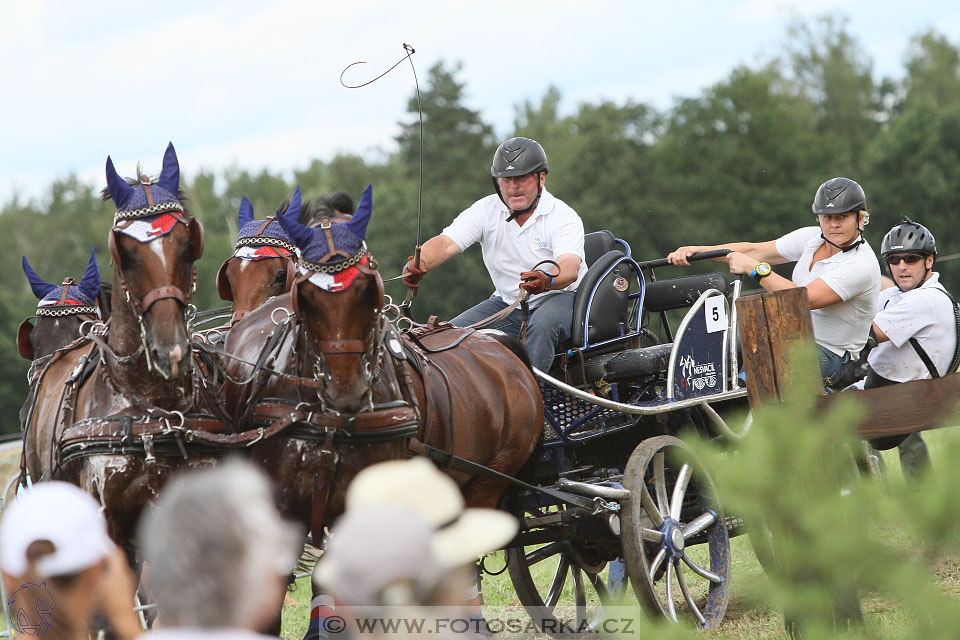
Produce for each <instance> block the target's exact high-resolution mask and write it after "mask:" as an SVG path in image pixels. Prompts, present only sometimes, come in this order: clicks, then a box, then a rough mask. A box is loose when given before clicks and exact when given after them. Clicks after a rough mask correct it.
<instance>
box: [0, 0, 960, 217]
mask: <svg viewBox="0 0 960 640" xmlns="http://www.w3.org/2000/svg"><path fill="white" fill-rule="evenodd" d="M824 15H832V16H834V17H836V18H838V19H841V20H846V27H847V29H848V31H849V32H850V33H851V34H852V35H853V36H854V37H855V38H857V40H858V42H859V43H860V44H861V46H862V48H863V50H864V54H865V55H866V56H868V57H869V58H870V59H871V60H872V61H873V72H874V75H875V77H900V76H902V73H903V69H902V67H903V59H904V55H905V54H906V52H907V50H908V46H909V42H910V38H911V37H912V36H914V35H916V34H918V33H920V32H923V31H926V30H930V29H935V30H936V31H937V32H939V33H940V34H942V35H944V36H946V37H947V38H948V39H949V40H950V41H951V42H952V43H954V44H955V45H960V2H956V1H955V0H952V1H935V0H914V1H913V2H909V3H907V2H902V0H869V1H868V0H830V1H827V0H727V1H724V0H714V1H712V2H711V1H707V0H703V1H684V0H679V1H673V2H663V1H660V2H648V1H627V0H623V1H621V2H612V1H605V0H594V1H591V2H583V1H580V2H575V1H572V0H550V1H549V2H539V3H532V2H505V1H501V0H482V1H478V0H474V1H472V2H462V1H459V0H447V1H445V2H426V1H420V0H407V1H403V2H399V1H396V0H394V1H386V0H349V1H342V2H327V1H321V0H312V1H311V0H271V1H270V2H254V1H253V0H233V1H230V2H227V1H222V2H205V1H203V0H165V1H164V2H149V3H136V2H114V1H112V0H105V1H97V2H76V1H73V0H69V1H68V0H29V1H23V2H21V1H18V0H10V1H9V2H3V3H0V206H2V205H3V204H5V203H8V202H10V201H11V200H12V199H13V198H14V197H18V198H19V199H20V200H21V201H26V200H30V199H36V198H42V196H43V194H44V193H45V191H46V189H47V187H48V186H49V185H50V183H51V182H53V181H54V180H56V179H58V178H63V177H66V176H68V175H70V174H71V173H73V174H76V175H78V176H79V177H80V178H81V179H82V180H83V181H85V182H88V183H90V184H95V185H98V186H99V185H101V184H103V183H104V177H103V176H104V169H103V167H104V162H105V160H106V157H107V155H111V156H112V157H113V160H114V162H115V164H116V165H117V168H118V170H119V172H120V173H121V175H132V174H133V173H134V172H135V171H134V169H135V167H136V164H137V162H138V161H142V162H143V164H144V168H145V169H146V170H147V171H148V172H149V173H158V172H159V169H160V160H161V157H162V155H163V149H164V147H165V146H166V143H167V141H173V143H174V145H175V147H176V149H177V154H178V156H179V159H180V164H181V171H182V173H183V174H184V175H185V176H187V178H189V177H190V176H191V175H193V174H195V173H196V172H197V171H199V170H201V169H203V170H208V171H214V172H216V173H220V172H222V171H224V170H225V169H228V168H243V169H250V170H254V171H259V170H260V169H262V168H267V169H268V170H270V171H271V172H274V173H281V174H283V175H285V176H290V175H292V171H293V170H294V169H302V168H304V167H306V166H307V165H308V164H309V162H310V160H312V159H314V158H320V159H324V160H326V159H329V158H331V157H333V156H334V155H335V154H336V153H337V152H347V153H354V154H360V155H363V156H365V157H369V158H376V157H378V155H379V154H383V153H388V152H390V151H391V150H392V149H393V145H394V136H395V135H396V134H397V133H398V126H397V123H398V122H400V121H408V120H410V118H411V116H410V115H409V114H408V113H407V112H406V104H407V100H408V99H409V98H410V97H411V96H412V95H413V91H414V85H413V78H412V74H411V72H410V67H409V64H407V63H404V64H403V65H401V66H400V67H398V68H397V69H396V70H395V71H394V72H393V73H391V74H389V75H388V76H386V77H384V78H383V79H381V80H379V81H378V82H376V83H374V84H372V85H370V86H367V87H365V88H362V89H355V90H350V89H346V88H344V87H342V86H341V84H340V74H341V71H342V70H343V69H344V68H345V67H346V66H347V65H349V64H350V63H352V62H356V61H366V62H367V64H366V65H357V66H355V67H353V68H351V69H350V70H349V71H348V72H347V75H346V76H345V78H344V80H345V81H346V82H347V83H348V84H359V83H361V82H364V81H366V80H368V79H370V78H372V77H374V76H376V75H378V74H379V73H380V72H381V71H383V70H385V69H386V68H387V67H389V66H390V65H392V64H393V63H394V62H396V61H397V60H398V59H400V58H401V57H402V56H403V54H404V51H403V48H402V45H403V43H409V44H411V45H412V46H413V47H414V48H415V49H416V54H415V55H414V56H413V60H414V63H415V65H416V68H417V72H418V74H419V77H420V80H421V83H422V82H423V81H424V79H425V78H426V77H427V70H428V69H429V68H430V66H431V65H433V64H434V63H435V62H437V61H439V60H443V61H445V62H447V63H448V64H451V65H452V64H456V63H460V64H462V69H461V71H460V72H459V74H458V76H457V77H458V79H459V80H460V81H462V82H463V83H464V84H465V86H466V103H467V105H468V106H469V107H470V108H472V109H475V110H478V111H479V112H480V114H481V116H482V117H483V119H484V120H485V121H487V122H490V123H492V124H493V125H494V127H495V129H496V132H497V135H498V136H500V137H503V138H506V137H508V136H509V135H510V134H511V133H512V132H511V127H512V126H513V119H514V116H515V113H516V108H517V106H518V105H521V104H523V103H524V102H525V101H533V102H538V101H539V100H540V98H542V97H543V95H544V93H545V92H546V90H547V88H548V87H550V86H551V85H553V86H556V87H557V88H558V89H559V90H560V92H561V94H562V96H563V103H562V104H563V107H564V108H565V109H566V110H567V111H572V110H574V109H575V108H576V105H577V104H579V103H581V102H591V103H593V102H597V101H599V100H601V99H609V100H613V101H615V102H618V103H622V102H624V101H626V100H628V99H629V100H634V101H637V102H644V103H648V104H652V105H654V106H656V107H658V108H661V109H666V108H669V107H670V106H671V105H672V104H673V102H674V101H675V100H676V99H677V98H679V97H695V96H697V95H700V93H701V92H702V91H703V90H704V89H706V88H708V87H709V86H711V85H713V84H715V83H717V82H720V81H722V80H724V79H725V78H726V77H727V76H728V75H729V73H730V71H731V70H732V69H733V68H734V67H736V66H737V65H747V66H757V65H759V64H761V63H762V62H765V61H767V60H769V59H771V58H772V57H774V56H776V55H778V54H780V53H782V52H783V46H784V45H783V43H784V40H785V38H786V37H787V30H788V27H789V25H791V24H793V23H795V22H796V21H798V20H807V21H809V20H813V19H815V18H817V17H819V16H824ZM421 86H422V85H421ZM425 135H427V136H429V135H430V132H429V129H428V130H427V131H426V132H425ZM485 163H486V160H485V159H484V160H483V161H480V160H478V170H481V169H482V168H483V167H484V165H485ZM41 203H42V200H41Z"/></svg>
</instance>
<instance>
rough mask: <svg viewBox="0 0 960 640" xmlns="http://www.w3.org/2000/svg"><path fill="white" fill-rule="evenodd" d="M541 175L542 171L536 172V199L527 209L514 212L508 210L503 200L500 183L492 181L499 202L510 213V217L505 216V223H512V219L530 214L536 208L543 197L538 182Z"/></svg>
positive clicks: (541, 186)
mask: <svg viewBox="0 0 960 640" xmlns="http://www.w3.org/2000/svg"><path fill="white" fill-rule="evenodd" d="M541 173H543V172H542V171H538V172H537V197H536V198H534V199H533V202H532V203H531V204H530V206H529V207H527V208H526V209H519V210H516V211H515V210H513V209H510V206H509V205H507V201H506V200H504V199H503V193H501V192H500V182H499V181H498V180H497V179H496V178H494V179H493V186H494V188H495V189H496V190H497V195H498V196H500V202H502V203H503V204H504V205H507V209H508V210H509V211H510V215H509V216H507V222H510V221H512V220H513V219H514V218H519V217H520V216H522V215H523V214H525V213H530V212H531V211H533V210H534V209H536V208H537V205H538V204H540V196H542V195H543V181H541V180H540V174H541Z"/></svg>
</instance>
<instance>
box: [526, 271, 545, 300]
mask: <svg viewBox="0 0 960 640" xmlns="http://www.w3.org/2000/svg"><path fill="white" fill-rule="evenodd" d="M552 282H553V276H551V275H550V274H549V273H544V272H543V271H524V272H523V273H521V274H520V288H521V289H523V290H524V291H526V292H528V293H529V294H530V295H532V296H535V295H537V294H538V293H543V292H544V291H549V290H550V285H551V284H552Z"/></svg>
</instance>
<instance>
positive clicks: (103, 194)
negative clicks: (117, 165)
mask: <svg viewBox="0 0 960 640" xmlns="http://www.w3.org/2000/svg"><path fill="white" fill-rule="evenodd" d="M142 174H143V165H142V164H141V163H139V162H138V163H137V175H138V176H139V175H142ZM123 179H124V180H126V182H127V184H128V185H130V186H131V187H136V186H139V185H140V180H139V179H138V178H128V177H124V178H123ZM149 179H150V184H156V183H157V180H159V179H160V178H159V176H149ZM100 199H101V200H103V201H104V202H108V201H110V200H111V196H110V189H108V188H107V187H104V188H103V189H101V190H100ZM177 200H179V201H180V204H181V205H183V215H185V216H190V217H192V216H193V214H192V213H191V212H190V203H189V198H187V194H186V193H185V192H184V190H183V189H177Z"/></svg>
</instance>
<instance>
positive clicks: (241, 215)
mask: <svg viewBox="0 0 960 640" xmlns="http://www.w3.org/2000/svg"><path fill="white" fill-rule="evenodd" d="M252 220H253V203H251V202H250V201H249V200H247V196H243V198H241V200H240V209H239V210H238V211H237V222H239V223H240V227H239V228H240V229H243V225H245V224H247V223H248V222H251V221H252Z"/></svg>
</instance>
